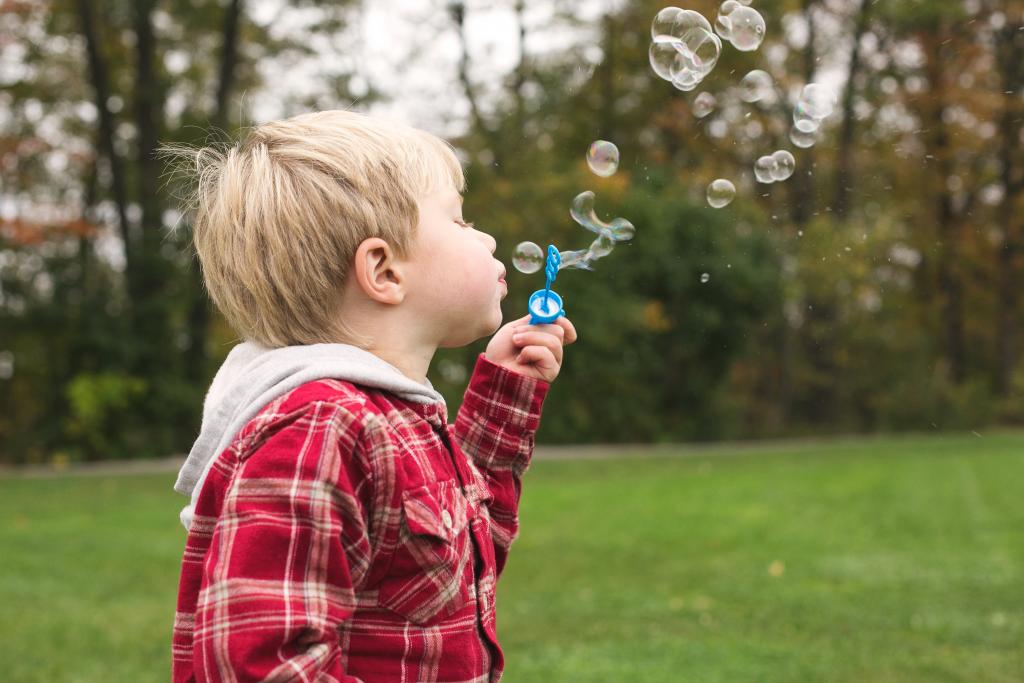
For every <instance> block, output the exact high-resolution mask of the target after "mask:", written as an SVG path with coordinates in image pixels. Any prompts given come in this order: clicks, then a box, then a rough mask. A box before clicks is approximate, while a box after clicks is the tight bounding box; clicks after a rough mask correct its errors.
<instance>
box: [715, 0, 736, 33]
mask: <svg viewBox="0 0 1024 683" xmlns="http://www.w3.org/2000/svg"><path fill="white" fill-rule="evenodd" d="M739 6H740V3H738V2H737V1H736V0H725V2H723V3H722V4H721V6H720V7H719V8H718V16H717V17H715V31H717V32H718V35H720V36H722V37H723V38H725V39H726V40H729V39H730V38H732V20H730V19H729V14H730V13H731V12H732V11H733V10H734V9H736V8H737V7H739Z"/></svg>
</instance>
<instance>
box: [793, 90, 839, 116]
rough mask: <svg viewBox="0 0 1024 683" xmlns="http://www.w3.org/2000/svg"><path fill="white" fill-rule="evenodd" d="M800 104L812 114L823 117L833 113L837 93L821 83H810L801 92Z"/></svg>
mask: <svg viewBox="0 0 1024 683" xmlns="http://www.w3.org/2000/svg"><path fill="white" fill-rule="evenodd" d="M800 104H801V105H803V108H804V110H805V111H806V112H807V113H808V114H809V115H810V116H812V117H814V118H816V119H823V118H825V117H826V116H828V115H829V114H831V113H832V110H833V108H834V107H835V95H834V94H833V93H832V90H831V89H829V88H828V87H826V86H824V85H822V84H820V83H808V84H807V85H805V86H804V89H803V91H802V92H801V93H800Z"/></svg>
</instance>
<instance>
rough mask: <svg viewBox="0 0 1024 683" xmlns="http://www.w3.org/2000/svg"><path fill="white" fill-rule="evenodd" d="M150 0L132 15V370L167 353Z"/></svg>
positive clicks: (159, 363)
mask: <svg viewBox="0 0 1024 683" xmlns="http://www.w3.org/2000/svg"><path fill="white" fill-rule="evenodd" d="M154 5H155V0H136V2H135V3H134V4H133V7H134V11H135V16H134V23H135V55H136V63H135V67H136V68H135V88H134V90H135V93H134V94H135V127H136V137H137V140H138V159H137V164H138V202H139V207H140V209H141V231H140V238H139V245H138V247H139V248H138V251H137V253H136V258H137V262H138V265H139V268H138V269H137V270H136V277H135V278H133V279H131V280H129V297H130V298H131V299H132V301H133V302H134V304H135V306H134V311H135V315H134V332H135V334H137V335H138V338H139V339H141V340H144V342H143V343H142V344H140V345H139V348H138V352H137V354H136V358H135V363H134V366H135V370H136V372H139V373H147V372H152V371H153V369H154V368H159V367H167V366H168V364H171V363H172V362H173V360H174V359H172V358H171V357H170V356H169V354H170V353H171V352H172V348H173V347H172V345H171V344H170V339H169V337H170V320H169V318H170V316H169V313H168V308H169V306H168V303H169V302H168V301H167V297H166V296H165V295H164V288H165V286H166V280H167V271H168V268H167V262H166V260H165V259H164V258H163V257H162V256H161V254H160V247H161V244H162V243H163V234H164V229H163V215H162V214H163V204H162V202H161V200H160V165H159V162H158V160H157V158H156V148H157V145H158V140H159V136H160V127H161V126H160V123H161V118H162V110H163V106H162V105H163V102H162V99H163V98H162V92H161V83H160V82H159V80H158V77H157V74H156V69H155V56H156V38H155V36H154V35H153V22H152V12H153V7H154Z"/></svg>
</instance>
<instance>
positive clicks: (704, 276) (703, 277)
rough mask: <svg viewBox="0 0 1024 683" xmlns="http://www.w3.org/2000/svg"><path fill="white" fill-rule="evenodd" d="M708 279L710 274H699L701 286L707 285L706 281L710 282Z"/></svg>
mask: <svg viewBox="0 0 1024 683" xmlns="http://www.w3.org/2000/svg"><path fill="white" fill-rule="evenodd" d="M710 279H711V274H710V273H701V274H700V283H701V284H702V285H706V284H707V283H708V280H710Z"/></svg>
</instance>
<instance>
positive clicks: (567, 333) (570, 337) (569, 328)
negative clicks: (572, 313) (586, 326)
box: [555, 315, 576, 344]
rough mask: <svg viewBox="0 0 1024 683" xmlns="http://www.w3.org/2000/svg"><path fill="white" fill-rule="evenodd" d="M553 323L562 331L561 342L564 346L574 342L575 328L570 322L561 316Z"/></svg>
mask: <svg viewBox="0 0 1024 683" xmlns="http://www.w3.org/2000/svg"><path fill="white" fill-rule="evenodd" d="M555 323H556V324H557V325H558V326H559V327H561V328H562V329H563V330H564V338H563V340H562V342H563V343H564V344H572V343H573V342H574V341H576V326H575V325H573V324H572V321H571V320H569V319H568V318H566V317H565V316H564V315H563V316H561V317H560V318H559V319H558V320H556V321H555Z"/></svg>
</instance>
